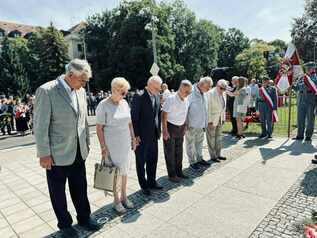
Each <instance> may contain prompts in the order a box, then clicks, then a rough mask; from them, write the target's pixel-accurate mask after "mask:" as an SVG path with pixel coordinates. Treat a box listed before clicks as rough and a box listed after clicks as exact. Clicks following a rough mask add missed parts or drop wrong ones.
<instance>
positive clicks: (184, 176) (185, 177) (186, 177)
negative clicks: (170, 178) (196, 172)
mask: <svg viewBox="0 0 317 238" xmlns="http://www.w3.org/2000/svg"><path fill="white" fill-rule="evenodd" d="M177 177H179V178H182V179H189V177H188V176H186V175H185V174H180V175H177Z"/></svg>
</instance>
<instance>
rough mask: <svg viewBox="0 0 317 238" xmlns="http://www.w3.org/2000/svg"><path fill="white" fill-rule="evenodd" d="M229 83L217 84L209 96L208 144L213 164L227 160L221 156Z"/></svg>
mask: <svg viewBox="0 0 317 238" xmlns="http://www.w3.org/2000/svg"><path fill="white" fill-rule="evenodd" d="M227 87H228V83H227V81H226V80H224V79H221V80H219V81H218V82H217V87H215V88H213V89H212V90H211V91H210V92H209V94H208V127H207V133H206V135H207V143H208V151H209V155H210V159H211V160H212V161H213V162H217V163H218V162H220V160H226V158H225V157H222V156H221V149H222V126H223V124H224V123H225V115H226V93H225V92H226V90H227Z"/></svg>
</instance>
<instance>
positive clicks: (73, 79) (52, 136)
mask: <svg viewBox="0 0 317 238" xmlns="http://www.w3.org/2000/svg"><path fill="white" fill-rule="evenodd" d="M90 77H91V69H90V66H89V64H88V63H87V61H84V60H79V59H74V60H72V61H71V62H70V63H69V64H68V65H66V74H65V75H61V76H60V77H58V78H57V79H56V80H53V81H50V82H47V83H45V84H44V85H42V86H40V87H39V88H38V89H37V91H36V96H35V106H34V108H35V112H34V132H35V141H36V146H37V156H38V157H39V158H40V165H41V166H42V167H43V168H44V169H46V176H47V182H48V188H49V194H50V198H51V202H52V206H53V209H54V212H55V215H56V217H57V220H58V224H57V226H58V228H59V229H60V230H61V232H62V235H63V237H78V234H77V232H76V230H75V229H73V228H72V222H73V221H72V217H71V215H70V213H69V212H68V211H67V202H66V194H65V184H66V180H68V185H69V191H70V195H71V198H72V201H73V204H74V207H75V209H76V212H77V220H78V224H79V225H80V226H82V227H83V228H84V229H86V230H90V231H94V230H98V229H99V225H98V224H97V223H96V222H95V221H94V220H92V219H91V218H90V214H91V211H90V205H89V201H88V197H87V180H86V167H85V159H86V158H87V156H88V153H89V131H88V122H87V104H86V103H87V100H86V92H85V89H84V88H83V87H84V86H85V85H86V83H87V81H88V80H89V78H90Z"/></svg>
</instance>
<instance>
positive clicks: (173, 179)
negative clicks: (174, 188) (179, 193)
mask: <svg viewBox="0 0 317 238" xmlns="http://www.w3.org/2000/svg"><path fill="white" fill-rule="evenodd" d="M168 179H169V181H171V182H173V183H180V182H181V181H182V179H181V178H179V177H177V176H175V177H169V178H168Z"/></svg>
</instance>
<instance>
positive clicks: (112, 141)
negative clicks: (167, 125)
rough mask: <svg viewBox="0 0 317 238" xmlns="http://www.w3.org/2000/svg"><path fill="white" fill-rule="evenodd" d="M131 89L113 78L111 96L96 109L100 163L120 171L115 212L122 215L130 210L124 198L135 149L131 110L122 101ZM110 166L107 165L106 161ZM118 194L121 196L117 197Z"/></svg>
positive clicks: (120, 79)
mask: <svg viewBox="0 0 317 238" xmlns="http://www.w3.org/2000/svg"><path fill="white" fill-rule="evenodd" d="M129 89H130V84H129V82H128V81H127V80H126V79H124V78H115V79H113V80H112V82H111V96H110V97H108V98H106V99H104V100H102V101H101V102H100V103H99V105H98V107H97V109H96V131H97V136H98V139H99V143H100V148H101V155H102V159H104V160H108V159H109V158H110V159H111V162H112V163H113V164H114V165H115V166H116V167H118V168H119V171H120V176H121V178H120V179H118V181H121V184H120V187H121V189H120V190H121V191H115V192H114V208H115V210H116V211H117V212H118V213H120V214H122V213H125V212H126V209H131V208H133V204H132V202H131V201H129V199H128V198H127V175H128V171H129V167H130V161H131V158H132V150H135V149H136V146H137V144H136V139H135V136H134V131H133V126H132V123H131V117H130V107H129V105H128V103H127V101H126V100H125V99H124V97H125V96H126V95H127V93H128V90H129ZM106 162H110V161H106ZM120 192H121V196H120V194H119V193H120Z"/></svg>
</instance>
